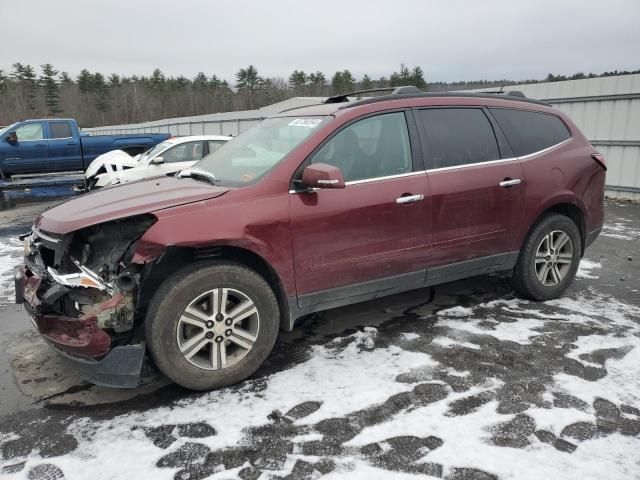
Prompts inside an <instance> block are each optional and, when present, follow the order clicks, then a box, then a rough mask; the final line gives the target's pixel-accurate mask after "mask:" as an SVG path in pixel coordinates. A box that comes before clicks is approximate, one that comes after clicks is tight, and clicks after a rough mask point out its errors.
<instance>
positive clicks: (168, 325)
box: [145, 262, 280, 390]
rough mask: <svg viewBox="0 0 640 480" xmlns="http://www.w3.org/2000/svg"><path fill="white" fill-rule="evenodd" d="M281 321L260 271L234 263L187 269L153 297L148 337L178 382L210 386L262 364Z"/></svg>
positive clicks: (197, 387)
mask: <svg viewBox="0 0 640 480" xmlns="http://www.w3.org/2000/svg"><path fill="white" fill-rule="evenodd" d="M279 323H280V312H279V309H278V302H277V300H276V298H275V295H274V294H273V291H272V289H271V288H270V287H269V285H268V284H267V282H266V281H265V280H264V279H263V278H262V277H261V276H260V275H258V274H257V273H256V272H254V271H253V270H250V269H249V268H247V267H244V266H242V265H239V264H235V263H226V262H204V263H197V264H194V265H191V266H190V267H187V268H185V269H183V270H181V271H179V272H177V273H176V274H174V275H173V276H172V277H170V278H169V279H168V280H166V281H165V282H164V283H163V284H162V286H161V287H160V288H159V289H158V291H157V292H156V294H155V295H154V298H153V300H152V301H151V304H150V305H149V309H148V311H147V316H146V319H145V329H146V339H147V344H148V345H149V350H150V352H151V356H152V357H153V359H154V361H155V363H156V365H157V366H158V368H159V369H160V370H161V371H162V372H163V373H164V374H165V375H166V376H167V377H169V378H170V379H171V380H173V381H174V382H175V383H177V384H179V385H182V386H183V387H186V388H189V389H193V390H210V389H214V388H220V387H224V386H226V385H231V384H233V383H237V382H239V381H241V380H244V379H245V378H247V377H248V376H249V375H251V374H252V373H254V372H255V371H256V370H257V369H258V367H260V365H261V364H262V362H264V360H265V359H266V358H267V356H268V355H269V353H270V352H271V350H272V349H273V345H274V344H275V341H276V337H277V335H278V328H279Z"/></svg>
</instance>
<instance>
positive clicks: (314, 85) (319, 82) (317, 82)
mask: <svg viewBox="0 0 640 480" xmlns="http://www.w3.org/2000/svg"><path fill="white" fill-rule="evenodd" d="M308 80H309V86H310V87H311V89H312V92H313V93H312V94H313V95H324V93H325V88H326V86H327V79H326V78H325V76H324V73H322V72H320V71H317V72H315V73H310V74H309V77H308Z"/></svg>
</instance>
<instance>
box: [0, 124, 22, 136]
mask: <svg viewBox="0 0 640 480" xmlns="http://www.w3.org/2000/svg"><path fill="white" fill-rule="evenodd" d="M17 124H18V123H17V122H16V123H12V124H11V125H9V126H6V127H4V128H3V129H1V130H0V135H4V134H5V133H7V132H9V131H10V130H11V129H12V128H13V127H15V126H16V125H17Z"/></svg>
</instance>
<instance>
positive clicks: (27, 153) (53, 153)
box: [0, 118, 170, 179]
mask: <svg viewBox="0 0 640 480" xmlns="http://www.w3.org/2000/svg"><path fill="white" fill-rule="evenodd" d="M169 136H170V135H169V134H168V133H154V134H149V133H147V134H142V135H96V136H90V135H88V134H85V133H81V132H80V129H79V128H78V124H77V123H76V121H75V120H73V119H68V118H65V119H62V118H60V119H58V118H56V119H34V120H23V121H20V122H17V123H14V124H12V125H9V126H8V127H5V128H3V129H2V130H0V178H1V179H4V178H9V177H11V176H12V175H18V174H25V173H50V172H67V171H80V170H82V171H84V170H86V168H87V167H88V166H89V165H90V164H91V162H92V161H93V160H94V159H95V158H96V157H97V156H99V155H102V154H103V153H106V152H109V151H111V150H123V151H125V152H126V153H128V154H129V155H137V154H139V153H142V152H144V151H145V150H148V149H149V148H151V147H153V146H155V145H156V144H158V143H160V142H162V141H164V140H166V139H167V138H169Z"/></svg>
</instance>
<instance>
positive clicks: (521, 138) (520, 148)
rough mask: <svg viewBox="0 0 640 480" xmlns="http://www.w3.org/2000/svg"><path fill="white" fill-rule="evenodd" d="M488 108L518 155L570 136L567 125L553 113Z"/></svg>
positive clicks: (534, 150)
mask: <svg viewBox="0 0 640 480" xmlns="http://www.w3.org/2000/svg"><path fill="white" fill-rule="evenodd" d="M490 110H491V113H492V114H493V116H494V117H495V119H496V120H497V122H498V124H499V125H500V128H501V129H502V131H503V132H504V134H505V135H506V136H507V140H508V141H509V144H510V145H511V149H512V150H513V153H514V154H515V155H517V156H519V157H520V156H522V155H529V154H530V153H534V152H539V151H540V150H544V149H545V148H549V147H552V146H553V145H557V144H558V143H560V142H564V141H565V140H567V139H568V138H571V132H569V129H568V128H567V126H566V125H565V124H564V122H563V121H562V120H560V118H559V117H557V116H555V115H551V114H547V113H541V112H530V111H525V110H514V109H508V108H491V109H490Z"/></svg>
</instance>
